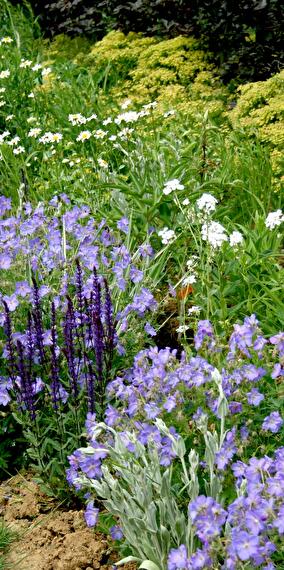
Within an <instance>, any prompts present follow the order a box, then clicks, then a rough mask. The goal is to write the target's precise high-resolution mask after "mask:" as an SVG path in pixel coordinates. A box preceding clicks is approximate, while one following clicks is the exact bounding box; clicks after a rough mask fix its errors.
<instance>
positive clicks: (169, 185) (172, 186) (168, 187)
mask: <svg viewBox="0 0 284 570" xmlns="http://www.w3.org/2000/svg"><path fill="white" fill-rule="evenodd" d="M183 189H184V185H183V184H181V183H180V181H179V180H178V179H177V178H173V179H172V180H168V182H166V183H165V185H164V189H163V193H164V194H165V195H166V196H168V195H169V194H171V193H172V192H174V191H175V190H183Z"/></svg>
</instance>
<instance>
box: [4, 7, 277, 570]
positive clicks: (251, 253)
mask: <svg viewBox="0 0 284 570" xmlns="http://www.w3.org/2000/svg"><path fill="white" fill-rule="evenodd" d="M1 10H2V12H3V18H2V22H3V31H1V34H2V35H1V37H0V57H1V59H0V90H1V100H0V158H1V160H0V173H1V182H2V193H1V196H0V272H1V290H0V305H1V306H0V345H1V361H0V373H1V377H0V409H1V415H0V429H1V434H3V437H2V438H1V442H0V459H1V463H0V469H1V476H2V477H5V475H6V474H7V473H10V472H11V471H12V470H15V469H18V468H19V467H20V466H21V465H25V466H26V467H30V468H32V469H33V473H34V475H35V477H36V480H37V481H38V482H40V484H41V485H42V488H44V489H45V492H46V493H49V494H53V495H56V496H57V497H58V498H60V500H62V501H63V502H65V504H68V503H69V504H70V502H72V501H73V504H74V501H75V497H76V496H78V500H79V501H81V504H82V502H83V503H84V504H85V503H86V512H85V518H86V523H87V525H88V526H90V527H93V526H96V525H98V528H100V529H103V530H104V531H106V532H108V533H109V534H110V535H111V537H112V538H113V540H115V541H116V544H117V548H118V549H119V551H120V552H121V558H122V559H124V560H125V559H126V560H128V561H134V562H135V563H138V564H139V565H142V566H141V567H143V568H145V569H146V570H164V569H166V568H168V569H169V570H178V569H182V568H187V569H198V568H224V569H228V570H229V569H235V568H236V569H244V568H255V567H256V568H257V567H262V568H266V569H271V568H274V567H276V568H281V567H282V566H281V564H282V560H283V534H284V527H283V509H284V504H283V488H282V487H283V441H284V440H283V433H284V432H283V429H284V428H283V424H284V410H283V397H284V392H283V369H284V368H283V366H284V364H283V358H284V349H283V342H284V341H283V332H282V331H283V322H284V312H283V256H282V254H283V250H282V228H283V225H282V224H283V221H284V215H283V211H282V196H281V184H282V182H283V171H282V170H281V160H280V146H281V140H280V138H281V136H282V131H281V124H282V123H281V120H282V114H281V113H282V109H281V100H280V90H281V89H282V82H283V78H282V74H281V73H280V74H277V75H275V76H273V77H271V78H270V79H268V80H267V81H263V82H260V83H259V82H258V83H250V84H247V85H245V86H243V87H242V88H241V89H240V91H237V92H235V93H234V94H233V95H232V93H231V92H229V90H228V88H227V87H225V86H224V85H223V84H222V83H221V80H220V77H219V74H218V71H217V70H216V68H215V67H213V66H212V64H209V63H208V59H207V54H206V53H205V51H203V50H202V49H200V46H199V45H198V44H197V43H196V40H195V39H192V38H185V37H175V38H173V39H162V38H161V37H157V38H156V37H153V36H151V37H144V36H141V35H140V34H137V33H134V32H131V33H130V34H128V35H125V34H123V33H122V32H117V31H116V32H113V31H112V32H110V33H108V34H107V35H106V36H105V37H104V38H103V39H102V40H101V41H99V42H97V43H95V44H94V43H93V42H92V41H90V39H86V38H84V37H79V38H69V37H67V36H64V35H61V36H58V37H56V38H55V39H53V40H46V39H45V40H43V39H42V38H41V36H40V31H39V28H38V27H37V26H36V25H34V24H33V25H32V24H31V23H30V22H31V20H30V18H31V16H27V14H26V13H24V14H23V13H22V11H21V9H20V8H19V7H13V6H10V5H9V4H7V5H6V4H5V5H4V7H3V8H2V7H1ZM11 443H12V445H11Z"/></svg>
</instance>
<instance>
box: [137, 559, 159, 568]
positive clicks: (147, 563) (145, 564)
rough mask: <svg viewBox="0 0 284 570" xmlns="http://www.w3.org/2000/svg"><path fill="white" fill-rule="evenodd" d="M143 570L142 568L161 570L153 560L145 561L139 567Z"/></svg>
mask: <svg viewBox="0 0 284 570" xmlns="http://www.w3.org/2000/svg"><path fill="white" fill-rule="evenodd" d="M140 568H141V570H142V568H143V569H144V570H161V569H160V567H159V566H157V564H155V562H152V561H151V560H143V562H142V564H141V565H140V566H139V570H140Z"/></svg>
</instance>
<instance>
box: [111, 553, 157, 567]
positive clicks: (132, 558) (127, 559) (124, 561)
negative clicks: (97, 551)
mask: <svg viewBox="0 0 284 570" xmlns="http://www.w3.org/2000/svg"><path fill="white" fill-rule="evenodd" d="M128 562H137V564H139V562H141V558H136V556H126V557H125V558H122V559H121V560H119V561H118V562H116V563H115V566H123V564H128ZM139 568H141V567H140V566H139ZM153 570H154V569H153ZM158 570H160V569H158Z"/></svg>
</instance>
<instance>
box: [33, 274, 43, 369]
mask: <svg viewBox="0 0 284 570" xmlns="http://www.w3.org/2000/svg"><path fill="white" fill-rule="evenodd" d="M32 281H33V320H34V325H35V340H36V346H37V349H38V352H39V357H40V361H41V363H43V362H44V359H45V353H44V345H43V324H42V308H41V302H40V296H39V287H38V284H37V282H36V279H35V277H32Z"/></svg>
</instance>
